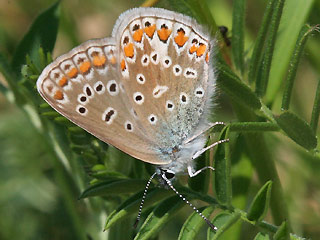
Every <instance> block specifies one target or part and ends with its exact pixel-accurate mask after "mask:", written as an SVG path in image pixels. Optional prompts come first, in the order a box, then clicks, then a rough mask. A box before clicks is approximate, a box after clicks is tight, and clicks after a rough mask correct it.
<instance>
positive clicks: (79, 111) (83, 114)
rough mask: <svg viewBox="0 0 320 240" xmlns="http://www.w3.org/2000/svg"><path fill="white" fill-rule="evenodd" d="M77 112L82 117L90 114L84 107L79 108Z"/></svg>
mask: <svg viewBox="0 0 320 240" xmlns="http://www.w3.org/2000/svg"><path fill="white" fill-rule="evenodd" d="M77 112H78V113H79V114H81V115H82V116H86V115H87V114H88V110H87V109H86V108H85V107H84V106H82V105H78V106H77Z"/></svg>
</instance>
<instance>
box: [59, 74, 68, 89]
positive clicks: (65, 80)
mask: <svg viewBox="0 0 320 240" xmlns="http://www.w3.org/2000/svg"><path fill="white" fill-rule="evenodd" d="M67 84H68V80H67V78H66V77H65V76H63V77H62V78H61V79H60V80H59V86H60V87H64V86H65V85H67Z"/></svg>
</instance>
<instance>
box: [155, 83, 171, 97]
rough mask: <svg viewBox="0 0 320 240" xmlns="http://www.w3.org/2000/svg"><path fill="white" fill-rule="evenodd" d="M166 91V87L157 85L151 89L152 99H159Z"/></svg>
mask: <svg viewBox="0 0 320 240" xmlns="http://www.w3.org/2000/svg"><path fill="white" fill-rule="evenodd" d="M167 90H168V87H167V86H160V85H157V86H156V87H155V88H154V89H153V92H152V94H153V97H154V98H159V97H161V95H162V94H164V93H165V92H166V91H167Z"/></svg>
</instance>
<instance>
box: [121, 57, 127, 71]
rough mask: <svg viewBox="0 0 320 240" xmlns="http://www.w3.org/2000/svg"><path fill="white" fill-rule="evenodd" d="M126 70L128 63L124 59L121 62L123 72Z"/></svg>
mask: <svg viewBox="0 0 320 240" xmlns="http://www.w3.org/2000/svg"><path fill="white" fill-rule="evenodd" d="M125 69H126V62H125V61H124V59H122V61H121V70H122V71H124V70H125Z"/></svg>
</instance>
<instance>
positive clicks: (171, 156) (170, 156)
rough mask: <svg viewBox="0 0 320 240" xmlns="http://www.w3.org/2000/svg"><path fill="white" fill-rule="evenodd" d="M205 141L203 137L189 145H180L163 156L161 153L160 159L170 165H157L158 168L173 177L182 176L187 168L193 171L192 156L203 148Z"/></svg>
mask: <svg viewBox="0 0 320 240" xmlns="http://www.w3.org/2000/svg"><path fill="white" fill-rule="evenodd" d="M205 141H206V139H205V137H204V136H200V137H198V138H196V139H194V140H192V141H191V142H189V143H182V144H180V145H176V146H174V147H173V148H171V149H170V151H167V152H166V153H165V154H164V152H163V153H162V155H161V157H162V158H164V159H165V160H170V163H168V164H164V165H159V167H160V168H162V169H168V170H171V171H172V172H174V174H175V175H179V174H184V173H185V172H186V170H187V168H188V167H191V169H192V170H193V169H194V166H193V165H194V161H193V156H194V155H195V153H196V152H197V151H199V149H202V148H203V147H204V145H205Z"/></svg>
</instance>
